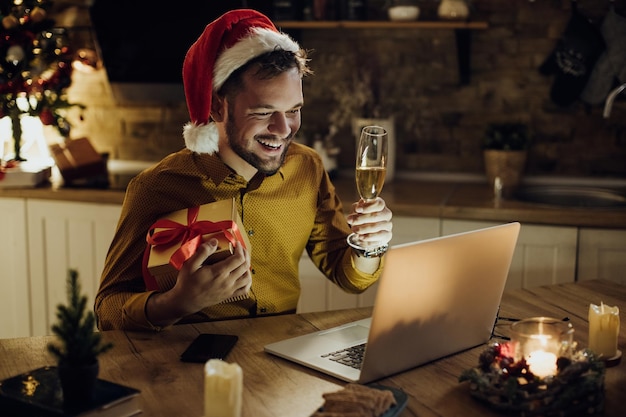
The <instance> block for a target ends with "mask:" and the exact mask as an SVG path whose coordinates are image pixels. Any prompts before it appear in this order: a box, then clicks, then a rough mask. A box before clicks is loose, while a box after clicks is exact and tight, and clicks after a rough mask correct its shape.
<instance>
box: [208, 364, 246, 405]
mask: <svg viewBox="0 0 626 417" xmlns="http://www.w3.org/2000/svg"><path fill="white" fill-rule="evenodd" d="M242 395H243V371H242V370H241V367H240V366H239V365H238V364H236V363H227V362H224V361H222V360H219V359H210V360H209V361H207V363H206V364H205V365H204V417H240V416H241V403H242Z"/></svg>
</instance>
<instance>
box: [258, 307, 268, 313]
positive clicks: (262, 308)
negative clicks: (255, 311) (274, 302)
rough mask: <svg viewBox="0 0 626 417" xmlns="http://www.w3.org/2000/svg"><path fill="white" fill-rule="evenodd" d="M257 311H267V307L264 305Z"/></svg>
mask: <svg viewBox="0 0 626 417" xmlns="http://www.w3.org/2000/svg"><path fill="white" fill-rule="evenodd" d="M259 312H261V313H267V308H265V307H261V309H260V310H259Z"/></svg>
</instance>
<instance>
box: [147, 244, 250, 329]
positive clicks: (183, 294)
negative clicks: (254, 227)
mask: <svg viewBox="0 0 626 417" xmlns="http://www.w3.org/2000/svg"><path fill="white" fill-rule="evenodd" d="M216 249H217V240H216V239H210V240H208V241H207V242H204V243H203V244H201V245H200V246H199V247H198V250H197V251H196V253H195V254H194V255H193V256H192V257H191V258H189V259H188V260H187V261H186V262H185V263H184V264H183V267H182V268H181V269H180V271H179V272H178V277H177V280H176V284H175V285H174V287H172V289H170V290H169V291H167V292H164V293H155V294H153V295H152V296H151V297H150V298H149V299H148V303H147V305H146V315H147V317H148V320H150V322H151V323H152V324H153V325H155V326H160V327H162V326H166V325H170V324H173V323H175V322H177V321H178V320H180V319H181V318H183V317H184V316H186V315H189V314H193V313H196V312H198V311H200V310H202V309H203V308H206V307H210V306H212V305H215V304H218V303H220V302H222V301H224V300H226V299H228V298H231V297H237V296H241V295H245V294H247V293H248V292H249V291H250V287H251V285H252V275H251V273H250V254H249V252H248V251H247V250H246V249H244V248H243V245H241V244H237V245H236V247H235V251H234V253H233V254H232V255H231V256H229V257H228V258H226V259H224V260H222V261H220V262H217V263H215V264H212V265H203V263H204V261H205V260H206V259H207V258H208V257H209V256H211V255H212V254H213V253H215V250H216Z"/></svg>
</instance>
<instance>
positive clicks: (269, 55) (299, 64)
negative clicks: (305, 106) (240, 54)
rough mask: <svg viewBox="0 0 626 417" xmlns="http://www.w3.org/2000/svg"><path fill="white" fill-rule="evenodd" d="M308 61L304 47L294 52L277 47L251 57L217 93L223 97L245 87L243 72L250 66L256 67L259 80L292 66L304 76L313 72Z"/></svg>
mask: <svg viewBox="0 0 626 417" xmlns="http://www.w3.org/2000/svg"><path fill="white" fill-rule="evenodd" d="M308 61H309V59H308V54H307V51H306V50H304V49H300V50H299V51H297V52H295V53H294V52H290V51H285V50H284V49H280V48H277V49H275V50H273V51H270V52H266V53H264V54H262V55H259V56H257V57H255V58H253V59H251V60H250V61H248V62H246V63H245V64H244V65H242V66H241V67H239V68H238V69H236V70H235V71H234V72H233V73H232V74H231V75H230V77H228V79H227V80H226V81H225V82H224V84H223V85H222V87H221V88H220V89H219V90H218V91H217V94H218V95H220V96H222V97H229V96H233V95H236V94H237V93H238V92H240V91H241V90H242V88H243V74H244V73H245V72H246V71H248V70H249V69H250V68H255V69H254V71H255V72H254V76H255V77H256V78H257V79H259V80H269V79H272V78H274V77H277V76H279V75H280V74H282V73H284V72H286V71H289V70H290V69H292V68H297V69H298V72H299V73H300V76H301V77H304V76H306V75H309V74H312V71H311V69H310V68H309V66H308Z"/></svg>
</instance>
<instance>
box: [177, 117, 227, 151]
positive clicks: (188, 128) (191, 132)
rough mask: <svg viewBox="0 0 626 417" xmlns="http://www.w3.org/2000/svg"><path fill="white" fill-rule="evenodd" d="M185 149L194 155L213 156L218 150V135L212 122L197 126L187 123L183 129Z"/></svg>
mask: <svg viewBox="0 0 626 417" xmlns="http://www.w3.org/2000/svg"><path fill="white" fill-rule="evenodd" d="M183 137H184V138H185V146H187V149H189V150H191V151H193V152H196V153H208V154H214V153H215V152H217V149H218V141H219V133H218V131H217V126H216V125H215V123H213V122H209V123H207V124H203V125H197V124H195V123H193V122H189V123H187V124H186V125H185V127H183Z"/></svg>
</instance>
